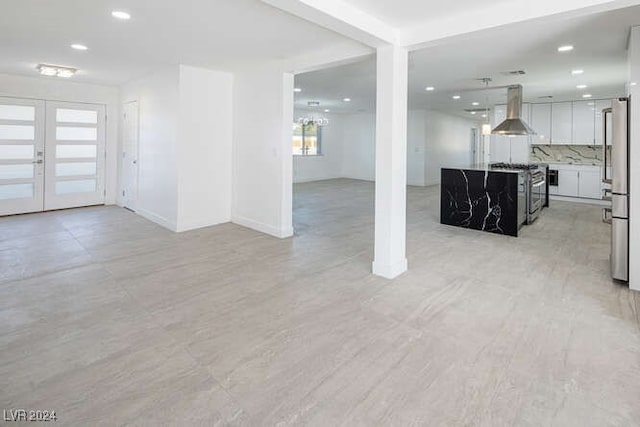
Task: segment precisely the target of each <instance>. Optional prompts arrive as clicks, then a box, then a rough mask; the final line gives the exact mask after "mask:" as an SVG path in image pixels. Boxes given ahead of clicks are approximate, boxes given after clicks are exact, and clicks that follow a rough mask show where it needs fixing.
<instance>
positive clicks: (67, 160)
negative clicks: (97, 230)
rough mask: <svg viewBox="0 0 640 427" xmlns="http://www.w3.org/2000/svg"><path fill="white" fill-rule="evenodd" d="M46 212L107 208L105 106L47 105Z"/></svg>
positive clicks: (50, 103)
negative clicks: (87, 207) (96, 207)
mask: <svg viewBox="0 0 640 427" xmlns="http://www.w3.org/2000/svg"><path fill="white" fill-rule="evenodd" d="M46 111H47V115H46V123H47V126H46V140H45V196H44V209H45V210H52V209H65V208H73V207H79V206H91V205H100V204H104V167H105V164H104V163H105V107H104V105H94V104H76V103H69V102H49V101H47V102H46Z"/></svg>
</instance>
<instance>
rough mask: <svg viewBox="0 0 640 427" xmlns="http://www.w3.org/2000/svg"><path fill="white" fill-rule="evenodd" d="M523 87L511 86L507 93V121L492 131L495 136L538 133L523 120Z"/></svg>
mask: <svg viewBox="0 0 640 427" xmlns="http://www.w3.org/2000/svg"><path fill="white" fill-rule="evenodd" d="M521 114H522V85H514V86H509V89H508V92H507V119H506V120H505V121H504V122H502V123H500V124H499V125H498V126H496V128H495V129H494V130H492V131H491V133H492V134H494V135H508V136H517V135H535V134H536V132H535V131H534V130H533V129H531V128H530V127H529V125H527V124H526V123H525V122H524V121H522V119H521V118H520V115H521Z"/></svg>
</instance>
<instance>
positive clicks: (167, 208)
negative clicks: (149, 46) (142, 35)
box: [122, 67, 180, 231]
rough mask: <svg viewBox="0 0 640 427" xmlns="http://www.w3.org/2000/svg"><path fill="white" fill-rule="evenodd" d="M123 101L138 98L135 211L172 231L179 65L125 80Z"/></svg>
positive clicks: (175, 213) (175, 212)
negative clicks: (136, 196) (136, 195)
mask: <svg viewBox="0 0 640 427" xmlns="http://www.w3.org/2000/svg"><path fill="white" fill-rule="evenodd" d="M122 101H123V103H124V102H130V101H138V108H139V123H140V125H139V126H140V128H139V149H138V151H139V155H138V175H139V178H138V200H137V202H136V211H137V212H138V213H139V214H140V215H142V216H144V217H145V218H148V219H150V220H152V221H154V222H157V223H158V224H161V225H163V226H164V227H167V228H169V229H171V230H174V231H175V230H177V227H178V209H177V200H178V196H177V191H178V185H177V163H176V156H177V152H178V151H177V134H178V108H179V107H178V105H179V101H180V92H179V69H178V67H167V68H166V69H162V70H158V71H157V72H155V73H154V74H152V75H148V76H145V77H143V78H141V79H138V80H135V81H133V82H130V83H128V84H126V85H125V86H124V87H123V88H122Z"/></svg>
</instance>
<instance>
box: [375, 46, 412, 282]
mask: <svg viewBox="0 0 640 427" xmlns="http://www.w3.org/2000/svg"><path fill="white" fill-rule="evenodd" d="M408 62H409V55H408V52H407V50H406V49H404V48H401V47H398V46H385V47H381V48H378V75H377V82H378V83H377V112H376V202H375V206H376V207H375V257H374V261H373V273H374V274H376V275H378V276H382V277H386V278H388V279H393V278H394V277H397V276H399V275H400V274H402V273H404V272H405V271H406V270H407V258H406V222H407V221H406V213H407V206H406V205H407V91H408V89H407V86H408Z"/></svg>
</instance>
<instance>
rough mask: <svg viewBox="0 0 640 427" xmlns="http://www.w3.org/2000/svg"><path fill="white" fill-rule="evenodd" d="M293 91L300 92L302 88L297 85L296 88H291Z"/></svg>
mask: <svg viewBox="0 0 640 427" xmlns="http://www.w3.org/2000/svg"><path fill="white" fill-rule="evenodd" d="M293 91H294V92H295V93H300V92H302V89H300V88H299V87H296V88H293Z"/></svg>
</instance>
